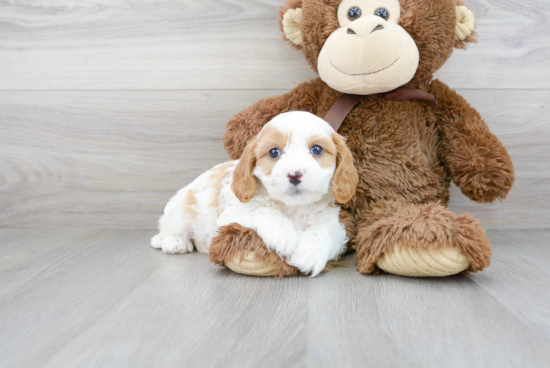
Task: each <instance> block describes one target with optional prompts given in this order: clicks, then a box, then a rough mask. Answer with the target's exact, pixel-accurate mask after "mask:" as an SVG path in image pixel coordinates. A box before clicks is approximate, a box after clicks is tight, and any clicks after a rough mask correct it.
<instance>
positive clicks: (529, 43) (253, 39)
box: [0, 0, 550, 90]
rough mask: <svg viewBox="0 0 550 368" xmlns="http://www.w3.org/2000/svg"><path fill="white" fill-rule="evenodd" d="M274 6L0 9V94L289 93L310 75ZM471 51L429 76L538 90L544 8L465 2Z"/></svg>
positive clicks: (64, 3)
mask: <svg viewBox="0 0 550 368" xmlns="http://www.w3.org/2000/svg"><path fill="white" fill-rule="evenodd" d="M281 3H282V0H264V1H253V0H212V1H204V0H202V1H201V0H185V1H170V2H168V1H164V2H162V3H158V2H154V1H146V0H140V1H129V0H113V1H106V0H95V1H93V2H90V1H86V2H82V1H76V0H56V1H54V0H47V1H40V2H32V3H28V2H2V3H0V20H1V22H0V34H1V35H2V37H0V48H1V49H2V52H1V53H0V88H2V89H40V90H45V89H48V90H52V89H53V90H57V89H290V88H293V87H294V86H295V84H296V83H299V82H301V81H303V80H307V79H309V78H311V77H312V76H313V75H314V74H313V72H312V71H311V70H310V68H309V67H308V65H307V63H306V62H305V60H304V58H303V56H302V54H301V53H300V52H296V51H293V50H292V49H291V48H290V47H289V46H288V45H287V44H286V42H284V41H283V40H282V34H281V32H280V30H279V27H278V24H277V17H278V6H279V5H280V4H281ZM467 3H468V5H469V6H470V7H471V8H472V9H473V10H474V12H475V14H476V16H477V26H478V33H479V35H480V41H479V44H478V45H476V46H472V47H470V49H469V50H468V51H467V52H464V51H457V52H456V53H455V54H454V56H453V57H452V58H451V60H450V61H448V62H447V64H446V65H445V66H444V67H443V68H442V70H441V71H440V72H438V76H439V77H440V78H441V79H442V80H444V81H445V82H447V83H448V84H450V85H451V86H452V87H455V88H481V89H486V88H508V89H509V88H531V89H532V88H536V89H540V88H547V87H548V85H549V84H550V47H549V46H550V28H549V27H550V26H549V24H550V21H549V18H550V7H549V5H548V4H547V3H544V2H541V1H539V0H525V1H522V2H510V1H507V2H502V1H496V0H469V1H467Z"/></svg>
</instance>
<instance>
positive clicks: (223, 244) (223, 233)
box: [208, 223, 299, 278]
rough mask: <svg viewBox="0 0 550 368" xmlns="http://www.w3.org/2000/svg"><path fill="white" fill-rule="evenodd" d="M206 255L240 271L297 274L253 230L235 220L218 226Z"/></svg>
mask: <svg viewBox="0 0 550 368" xmlns="http://www.w3.org/2000/svg"><path fill="white" fill-rule="evenodd" d="M208 255H209V258H210V261H211V262H214V263H216V264H218V265H220V266H225V267H227V268H229V269H230V270H232V271H234V272H237V273H240V274H243V275H251V276H272V277H276V278H281V277H289V276H298V274H299V271H298V269H297V268H295V267H292V266H289V265H288V264H286V263H285V262H284V261H283V260H282V259H281V258H280V257H279V256H278V255H277V254H276V253H275V252H273V251H270V250H268V249H267V248H266V247H265V245H264V242H263V241H262V239H261V238H260V237H259V236H258V234H257V233H256V232H255V231H254V230H252V229H249V228H247V227H244V226H241V225H239V224H235V223H233V224H229V225H226V226H223V227H221V228H220V229H219V231H218V235H217V236H216V237H215V238H214V239H212V244H211V245H210V250H209V251H208Z"/></svg>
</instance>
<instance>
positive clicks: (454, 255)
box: [376, 246, 470, 277]
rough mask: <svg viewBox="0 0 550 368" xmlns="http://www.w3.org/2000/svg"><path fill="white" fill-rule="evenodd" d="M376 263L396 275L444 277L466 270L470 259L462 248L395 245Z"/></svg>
mask: <svg viewBox="0 0 550 368" xmlns="http://www.w3.org/2000/svg"><path fill="white" fill-rule="evenodd" d="M376 265H377V266H378V267H379V268H381V269H382V270H384V271H386V272H389V273H392V274H394V275H400V276H412V277H443V276H450V275H456V274H458V273H460V272H462V271H464V270H466V269H467V268H468V267H470V261H469V260H468V258H467V257H466V256H465V255H464V254H463V253H462V252H461V251H460V250H458V249H456V248H451V247H443V246H441V247H438V248H433V249H432V248H409V247H395V248H394V249H393V251H391V252H389V253H385V254H383V255H382V256H381V257H380V258H378V260H377V261H376Z"/></svg>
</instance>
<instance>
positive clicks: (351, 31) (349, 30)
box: [348, 28, 356, 34]
mask: <svg viewBox="0 0 550 368" xmlns="http://www.w3.org/2000/svg"><path fill="white" fill-rule="evenodd" d="M348 34H356V33H355V31H354V30H353V29H351V28H348Z"/></svg>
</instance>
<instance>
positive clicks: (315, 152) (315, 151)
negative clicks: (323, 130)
mask: <svg viewBox="0 0 550 368" xmlns="http://www.w3.org/2000/svg"><path fill="white" fill-rule="evenodd" d="M322 153H323V148H321V146H318V145H315V146H313V147H311V154H312V155H314V156H319V155H321V154H322Z"/></svg>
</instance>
